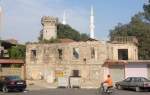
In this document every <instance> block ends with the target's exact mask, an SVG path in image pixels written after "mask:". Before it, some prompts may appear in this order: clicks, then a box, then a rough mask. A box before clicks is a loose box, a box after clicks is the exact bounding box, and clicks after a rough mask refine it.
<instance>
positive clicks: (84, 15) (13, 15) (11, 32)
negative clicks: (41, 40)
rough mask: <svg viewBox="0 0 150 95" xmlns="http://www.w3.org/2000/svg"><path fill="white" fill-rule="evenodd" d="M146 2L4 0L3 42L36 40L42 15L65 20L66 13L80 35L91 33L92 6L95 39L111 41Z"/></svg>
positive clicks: (129, 0) (112, 0)
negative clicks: (112, 31) (113, 33)
mask: <svg viewBox="0 0 150 95" xmlns="http://www.w3.org/2000/svg"><path fill="white" fill-rule="evenodd" d="M146 2H147V0H1V1H0V5H1V6H2V9H3V21H2V22H3V23H2V31H1V33H0V35H1V38H2V39H8V38H14V39H17V40H18V41H19V42H27V41H37V38H38V36H39V32H40V30H41V29H42V26H41V22H40V21H41V17H42V16H56V17H59V21H62V16H63V11H64V10H66V12H67V23H68V24H69V25H71V26H72V27H73V28H75V29H77V30H79V31H80V32H84V33H88V34H89V17H90V6H91V5H93V6H94V12H95V13H94V14H95V26H96V29H95V36H96V38H97V39H99V40H106V39H107V38H108V34H109V30H110V29H113V27H114V26H115V25H117V24H118V23H119V22H121V23H128V22H129V21H130V18H131V16H133V15H134V14H136V13H138V12H139V11H143V4H144V3H146Z"/></svg>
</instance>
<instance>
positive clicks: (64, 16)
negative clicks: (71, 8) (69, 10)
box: [62, 11, 66, 25]
mask: <svg viewBox="0 0 150 95" xmlns="http://www.w3.org/2000/svg"><path fill="white" fill-rule="evenodd" d="M62 24H63V25H66V12H65V11H64V14H63V21H62Z"/></svg>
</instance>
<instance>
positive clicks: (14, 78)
mask: <svg viewBox="0 0 150 95" xmlns="http://www.w3.org/2000/svg"><path fill="white" fill-rule="evenodd" d="M7 79H8V80H21V78H20V77H19V76H8V77H7Z"/></svg>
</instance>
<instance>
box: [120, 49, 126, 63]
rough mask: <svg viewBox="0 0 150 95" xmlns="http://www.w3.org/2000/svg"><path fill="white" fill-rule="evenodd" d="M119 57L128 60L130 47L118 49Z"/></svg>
mask: <svg viewBox="0 0 150 95" xmlns="http://www.w3.org/2000/svg"><path fill="white" fill-rule="evenodd" d="M118 59H119V60H128V49H118Z"/></svg>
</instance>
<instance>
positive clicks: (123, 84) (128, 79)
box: [121, 77, 131, 88]
mask: <svg viewBox="0 0 150 95" xmlns="http://www.w3.org/2000/svg"><path fill="white" fill-rule="evenodd" d="M130 82H131V78H130V77H129V78H127V79H125V80H123V81H122V82H121V86H122V87H123V88H128V87H129V85H130Z"/></svg>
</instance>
